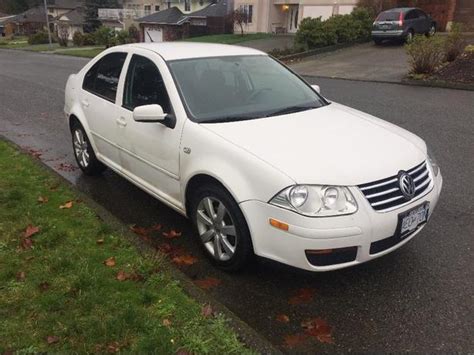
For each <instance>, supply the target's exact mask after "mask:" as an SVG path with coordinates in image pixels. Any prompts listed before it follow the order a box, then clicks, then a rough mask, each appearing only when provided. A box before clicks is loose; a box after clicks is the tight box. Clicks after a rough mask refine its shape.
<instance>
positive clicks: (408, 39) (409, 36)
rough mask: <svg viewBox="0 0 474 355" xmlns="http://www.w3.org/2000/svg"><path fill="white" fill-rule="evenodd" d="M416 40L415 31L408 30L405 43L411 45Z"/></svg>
mask: <svg viewBox="0 0 474 355" xmlns="http://www.w3.org/2000/svg"><path fill="white" fill-rule="evenodd" d="M413 38H415V31H413V30H412V29H410V30H408V33H407V36H406V37H405V43H410V42H411V41H413Z"/></svg>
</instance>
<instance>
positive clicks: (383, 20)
mask: <svg viewBox="0 0 474 355" xmlns="http://www.w3.org/2000/svg"><path fill="white" fill-rule="evenodd" d="M402 24H403V13H402V12H400V11H387V12H382V13H381V14H380V15H379V16H378V17H377V19H376V20H375V22H374V30H379V31H390V30H399V29H401V28H402Z"/></svg>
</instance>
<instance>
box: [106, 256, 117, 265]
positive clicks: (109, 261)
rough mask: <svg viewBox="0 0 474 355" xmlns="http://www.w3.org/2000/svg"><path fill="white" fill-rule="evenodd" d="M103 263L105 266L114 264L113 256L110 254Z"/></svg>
mask: <svg viewBox="0 0 474 355" xmlns="http://www.w3.org/2000/svg"><path fill="white" fill-rule="evenodd" d="M104 264H105V266H109V267H112V266H115V257H114V256H111V257H110V258H107V259H106V260H105V261H104Z"/></svg>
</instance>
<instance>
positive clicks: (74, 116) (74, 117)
mask: <svg viewBox="0 0 474 355" xmlns="http://www.w3.org/2000/svg"><path fill="white" fill-rule="evenodd" d="M74 122H77V123H79V124H80V125H81V126H82V128H84V130H85V131H86V134H87V138H89V142H90V143H91V145H92V149H94V152H97V147H96V145H95V140H94V139H93V138H94V137H92V135H91V133H90V132H91V131H90V129H89V125H88V124H87V121H86V119H85V117H84V116H83V115H82V114H80V113H79V114H78V113H77V110H72V111H71V113H70V114H69V116H68V126H69V130H70V131H71V130H72V126H73V124H74Z"/></svg>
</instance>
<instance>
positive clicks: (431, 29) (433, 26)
mask: <svg viewBox="0 0 474 355" xmlns="http://www.w3.org/2000/svg"><path fill="white" fill-rule="evenodd" d="M435 34H436V24H434V23H432V24H431V26H430V29H429V31H428V33H426V35H427V36H428V37H431V36H434V35H435Z"/></svg>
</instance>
